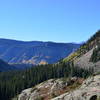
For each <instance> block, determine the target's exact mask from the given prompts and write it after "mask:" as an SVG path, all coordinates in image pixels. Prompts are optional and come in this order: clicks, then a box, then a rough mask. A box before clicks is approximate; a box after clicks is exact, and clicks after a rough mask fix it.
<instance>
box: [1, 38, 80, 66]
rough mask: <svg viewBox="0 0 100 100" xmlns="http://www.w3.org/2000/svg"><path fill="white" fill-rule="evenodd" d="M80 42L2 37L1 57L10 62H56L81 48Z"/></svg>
mask: <svg viewBox="0 0 100 100" xmlns="http://www.w3.org/2000/svg"><path fill="white" fill-rule="evenodd" d="M79 46H80V44H74V43H54V42H39V41H32V42H23V41H16V40H8V39H0V58H1V59H3V60H4V61H6V62H8V63H17V64H18V63H24V64H46V63H55V62H57V61H58V60H60V59H61V58H64V57H66V56H68V55H69V54H70V53H72V52H73V51H74V50H76V49H77V48H79Z"/></svg>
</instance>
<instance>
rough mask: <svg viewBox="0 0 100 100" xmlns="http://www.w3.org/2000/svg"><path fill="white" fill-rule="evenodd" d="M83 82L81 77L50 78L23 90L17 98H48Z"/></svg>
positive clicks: (36, 99)
mask: <svg viewBox="0 0 100 100" xmlns="http://www.w3.org/2000/svg"><path fill="white" fill-rule="evenodd" d="M82 82H83V79H82V78H77V77H73V78H71V80H69V79H50V80H48V81H45V82H43V83H41V84H39V85H37V86H35V87H33V88H29V89H26V90H23V91H22V92H21V94H20V95H19V96H18V100H50V99H52V98H54V97H56V96H59V95H61V94H63V93H65V92H67V91H70V90H73V89H75V88H76V87H78V86H79V85H80V84H81V83H82Z"/></svg>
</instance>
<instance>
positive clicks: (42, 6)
mask: <svg viewBox="0 0 100 100" xmlns="http://www.w3.org/2000/svg"><path fill="white" fill-rule="evenodd" d="M99 29H100V0H0V38H9V39H17V40H24V41H31V40H38V41H55V42H82V41H85V40H87V39H88V38H89V37H90V36H91V35H93V34H94V33H95V32H96V31H97V30H99Z"/></svg>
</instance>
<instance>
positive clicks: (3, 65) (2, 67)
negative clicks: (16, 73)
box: [0, 59, 15, 72]
mask: <svg viewBox="0 0 100 100" xmlns="http://www.w3.org/2000/svg"><path fill="white" fill-rule="evenodd" d="M14 69H15V67H13V66H11V65H9V64H7V63H6V62H4V61H3V60H1V59H0V72H2V71H10V70H14Z"/></svg>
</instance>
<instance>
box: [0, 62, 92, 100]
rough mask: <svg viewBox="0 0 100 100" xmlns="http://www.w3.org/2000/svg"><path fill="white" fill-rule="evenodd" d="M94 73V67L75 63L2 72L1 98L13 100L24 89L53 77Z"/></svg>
mask: <svg viewBox="0 0 100 100" xmlns="http://www.w3.org/2000/svg"><path fill="white" fill-rule="evenodd" d="M92 73H93V70H92V69H88V70H85V69H82V68H78V67H76V66H74V65H73V63H59V64H53V65H52V64H51V65H41V66H37V67H33V68H31V69H27V70H24V71H14V72H6V73H4V72H2V73H0V100H11V98H12V97H15V96H16V95H17V94H19V93H20V92H21V91H22V90H24V89H26V88H29V87H33V86H35V85H36V84H38V83H41V82H43V81H46V80H48V79H51V78H61V77H67V78H68V77H72V76H77V77H84V78H86V77H88V76H89V75H91V74H92Z"/></svg>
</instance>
